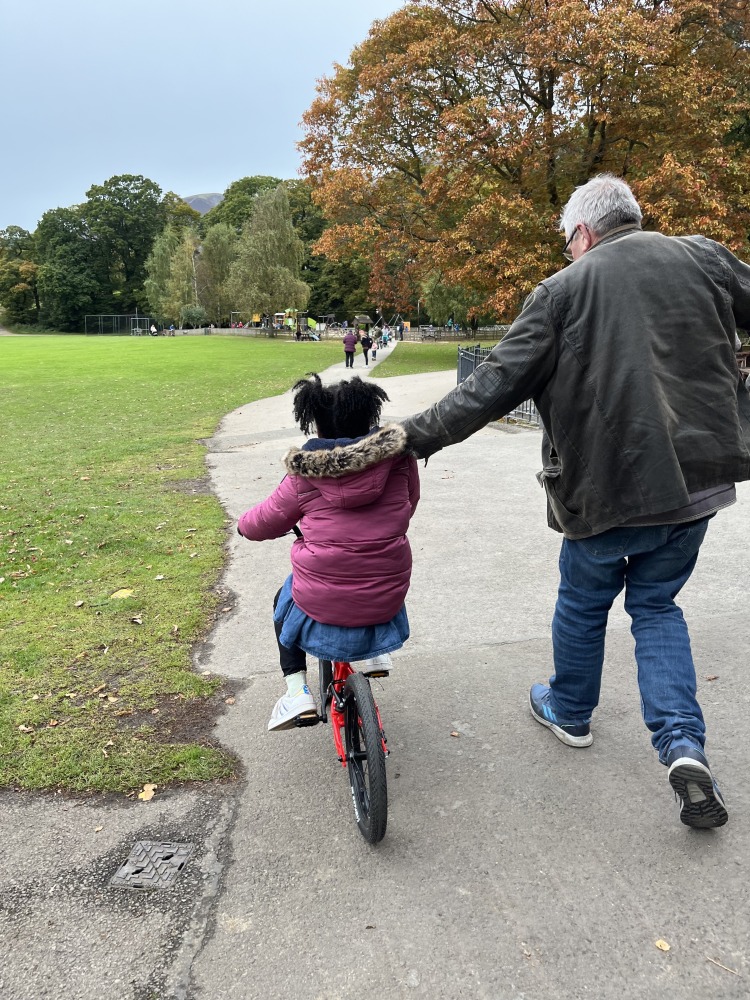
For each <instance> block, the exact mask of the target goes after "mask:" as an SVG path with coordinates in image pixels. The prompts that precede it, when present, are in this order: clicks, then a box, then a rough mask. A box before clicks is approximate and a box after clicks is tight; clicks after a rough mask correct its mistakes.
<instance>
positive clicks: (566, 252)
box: [562, 226, 578, 273]
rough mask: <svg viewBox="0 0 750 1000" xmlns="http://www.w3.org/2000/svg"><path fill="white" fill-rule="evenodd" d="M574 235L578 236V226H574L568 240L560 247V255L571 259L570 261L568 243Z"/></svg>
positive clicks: (570, 255)
mask: <svg viewBox="0 0 750 1000" xmlns="http://www.w3.org/2000/svg"><path fill="white" fill-rule="evenodd" d="M576 236H578V226H576V227H575V229H574V230H573V232H572V233H571V235H570V236H569V238H568V242H567V243H566V244H565V246H564V247H563V248H562V255H563V257H564V258H565V259H566V260H571V261H572V260H573V254H572V253H571V252H570V250H569V249H568V248H569V247H570V244H571V243H572V242H573V240H574V239H575V238H576ZM576 273H577V272H576Z"/></svg>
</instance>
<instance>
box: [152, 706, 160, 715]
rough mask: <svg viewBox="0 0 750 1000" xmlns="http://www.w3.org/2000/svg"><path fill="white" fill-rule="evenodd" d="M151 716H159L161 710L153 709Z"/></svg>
mask: <svg viewBox="0 0 750 1000" xmlns="http://www.w3.org/2000/svg"><path fill="white" fill-rule="evenodd" d="M151 714H152V715H158V714H159V709H158V708H152V709H151Z"/></svg>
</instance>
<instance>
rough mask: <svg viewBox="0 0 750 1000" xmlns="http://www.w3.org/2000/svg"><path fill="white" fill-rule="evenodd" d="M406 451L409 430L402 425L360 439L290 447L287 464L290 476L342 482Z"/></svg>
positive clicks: (312, 441)
mask: <svg viewBox="0 0 750 1000" xmlns="http://www.w3.org/2000/svg"><path fill="white" fill-rule="evenodd" d="M405 452H406V431H405V430H404V428H403V427H402V426H401V424H386V425H385V427H381V428H380V430H376V431H373V432H371V433H370V434H367V435H365V437H361V438H339V439H338V440H335V441H332V440H330V439H326V438H311V439H310V440H309V441H307V442H306V443H305V444H304V445H303V446H302V448H290V449H289V451H288V452H287V453H286V455H285V456H284V465H285V467H286V471H287V473H288V474H289V475H290V476H305V477H306V478H307V479H339V478H340V477H341V476H350V475H351V474H352V473H353V472H362V471H364V470H365V469H369V468H370V467H371V466H373V465H378V464H379V463H380V462H383V461H385V459H388V458H396V457H398V456H399V455H403V454H404V453H405Z"/></svg>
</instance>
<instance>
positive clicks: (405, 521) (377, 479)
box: [237, 424, 419, 627]
mask: <svg viewBox="0 0 750 1000" xmlns="http://www.w3.org/2000/svg"><path fill="white" fill-rule="evenodd" d="M405 449H406V434H405V432H404V430H403V428H402V427H401V425H400V424H388V425H387V426H385V427H383V428H382V429H380V430H377V431H374V432H373V433H371V434H368V435H367V436H366V437H363V438H356V439H354V440H352V439H346V438H344V439H339V440H338V441H328V440H321V439H316V438H313V439H311V440H309V441H308V442H306V444H305V445H304V446H303V447H302V448H301V449H300V448H292V449H290V450H289V452H288V453H287V455H286V457H285V459H284V464H285V466H286V469H287V473H288V475H287V476H285V477H284V479H282V481H281V482H280V483H279V485H278V486H277V487H276V489H275V490H274V492H273V493H272V494H271V496H270V497H268V499H266V500H264V501H263V502H262V503H259V504H258V505H257V506H256V507H253V508H252V509H251V510H248V511H247V512H246V513H244V514H243V515H242V517H241V518H240V520H239V523H238V526H237V529H238V531H239V533H240V534H241V535H244V536H245V538H250V539H251V540H253V541H256V542H261V541H265V540H266V539H268V538H280V537H281V536H282V535H285V534H287V533H288V532H289V531H291V529H292V527H293V525H295V524H297V523H298V522H299V526H300V528H301V530H302V534H303V535H304V538H302V539H297V541H296V542H295V543H294V545H293V546H292V569H293V583H292V596H293V597H294V601H295V603H296V604H297V606H298V607H300V608H301V609H302V610H303V611H304V612H305V614H307V615H309V616H310V617H311V618H314V619H315V620H316V621H319V622H323V623H324V624H326V625H347V626H350V627H351V626H357V625H379V624H382V623H384V622H388V621H390V620H391V618H393V616H394V615H395V614H396V613H397V612H398V611H399V610H400V609H401V606H402V604H403V603H404V598H405V597H406V592H407V591H408V589H409V579H410V576H411V549H410V547H409V541H408V539H407V537H406V530H407V528H408V526H409V521H410V519H411V516H412V514H413V513H414V511H415V509H416V506H417V503H418V501H419V473H418V471H417V463H416V460H415V459H414V458H413V457H412V456H410V455H407V454H405Z"/></svg>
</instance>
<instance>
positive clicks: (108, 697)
mask: <svg viewBox="0 0 750 1000" xmlns="http://www.w3.org/2000/svg"><path fill="white" fill-rule="evenodd" d="M119 700H120V699H119V698H116V697H115V696H114V695H113V694H108V695H107V701H109V702H113V701H119Z"/></svg>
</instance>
